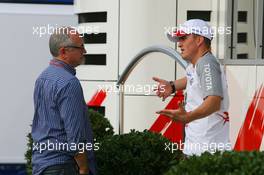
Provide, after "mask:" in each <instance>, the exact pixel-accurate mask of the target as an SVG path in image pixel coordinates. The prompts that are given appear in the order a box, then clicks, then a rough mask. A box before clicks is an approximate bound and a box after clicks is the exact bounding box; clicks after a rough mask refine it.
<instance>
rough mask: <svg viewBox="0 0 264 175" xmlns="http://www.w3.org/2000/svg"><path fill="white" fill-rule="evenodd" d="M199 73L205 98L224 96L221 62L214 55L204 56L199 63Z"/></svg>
mask: <svg viewBox="0 0 264 175" xmlns="http://www.w3.org/2000/svg"><path fill="white" fill-rule="evenodd" d="M196 71H197V75H198V78H199V81H200V86H201V89H202V93H203V94H202V95H203V99H205V98H206V97H208V96H220V97H222V98H223V86H222V78H221V69H220V64H219V63H218V62H217V61H216V59H215V58H214V57H204V58H203V59H202V60H200V61H199V63H198V64H197V69H196Z"/></svg>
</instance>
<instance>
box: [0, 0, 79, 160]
mask: <svg viewBox="0 0 264 175" xmlns="http://www.w3.org/2000/svg"><path fill="white" fill-rule="evenodd" d="M58 8H60V11H58ZM0 21H1V29H0V38H1V42H0V48H1V58H0V59H1V62H0V65H1V66H0V67H1V68H0V75H1V86H0V106H1V107H0V119H1V122H0V144H1V145H0V163H22V162H25V160H24V153H25V151H26V143H27V139H26V135H27V133H29V132H30V130H31V128H30V124H31V123H32V119H33V88H34V83H35V79H36V78H37V76H38V75H39V73H40V72H41V71H42V70H43V69H44V68H45V67H46V66H47V65H48V63H49V60H50V59H51V55H50V54H49V48H48V38H49V35H44V36H42V37H39V36H37V35H36V32H35V34H34V35H33V31H34V30H33V27H40V26H47V25H48V24H49V25H52V26H56V25H57V26H60V25H64V26H65V25H72V26H76V24H77V18H76V17H75V16H74V15H73V6H62V5H54V6H52V5H23V4H0Z"/></svg>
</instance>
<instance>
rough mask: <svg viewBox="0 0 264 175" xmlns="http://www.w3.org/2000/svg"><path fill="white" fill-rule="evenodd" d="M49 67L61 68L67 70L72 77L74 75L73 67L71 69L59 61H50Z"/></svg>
mask: <svg viewBox="0 0 264 175" xmlns="http://www.w3.org/2000/svg"><path fill="white" fill-rule="evenodd" d="M50 65H53V66H56V67H62V68H64V69H65V70H67V71H68V72H70V73H71V74H72V75H76V69H75V68H74V67H72V66H71V65H69V64H67V63H65V62H63V61H61V60H59V59H56V58H54V59H52V60H51V61H50Z"/></svg>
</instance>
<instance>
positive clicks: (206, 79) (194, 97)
mask: <svg viewBox="0 0 264 175" xmlns="http://www.w3.org/2000/svg"><path fill="white" fill-rule="evenodd" d="M186 77H187V87H186V105H185V110H186V111H187V112H189V111H193V110H195V109H196V108H197V107H198V106H200V105H201V104H202V103H203V101H204V99H205V98H206V97H207V96H210V95H213V96H221V97H222V102H221V109H220V111H218V112H215V113H213V114H211V115H209V116H207V117H205V118H202V119H198V120H194V121H192V122H190V123H188V124H187V125H186V126H185V142H184V150H183V153H184V154H186V155H193V154H195V155H200V154H201V153H202V152H205V151H209V152H211V153H214V152H215V151H216V150H220V151H223V150H231V145H230V142H229V117H228V113H227V112H228V107H229V97H228V91H227V82H226V77H225V73H224V71H223V67H222V66H221V65H220V64H219V63H218V61H217V60H216V58H215V57H214V56H213V55H212V54H211V53H209V52H208V53H207V54H205V55H204V56H203V57H202V58H200V59H199V60H198V61H197V63H196V65H195V66H193V65H192V64H189V65H188V66H187V68H186Z"/></svg>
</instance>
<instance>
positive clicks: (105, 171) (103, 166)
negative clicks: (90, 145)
mask: <svg viewBox="0 0 264 175" xmlns="http://www.w3.org/2000/svg"><path fill="white" fill-rule="evenodd" d="M168 142H169V140H167V139H166V138H164V137H163V136H161V135H160V134H154V133H151V132H149V131H144V132H138V131H134V130H132V131H131V132H130V133H128V134H123V135H114V136H112V137H108V138H106V139H104V140H103V141H102V142H101V144H100V149H99V150H98V151H96V159H97V165H98V174H99V175H121V174H122V175H161V174H163V173H165V172H166V171H168V170H169V168H170V166H171V164H172V162H173V163H177V162H178V160H179V159H180V158H181V153H180V152H179V151H177V152H175V153H173V154H172V153H171V152H170V151H169V150H165V143H168Z"/></svg>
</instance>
